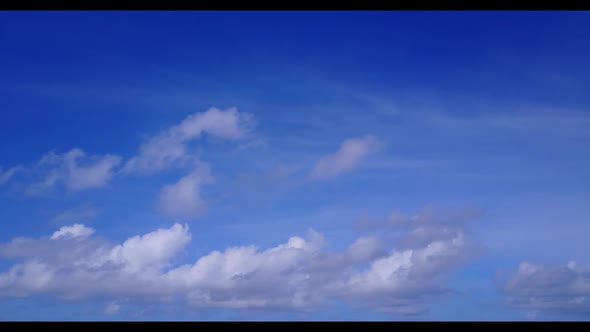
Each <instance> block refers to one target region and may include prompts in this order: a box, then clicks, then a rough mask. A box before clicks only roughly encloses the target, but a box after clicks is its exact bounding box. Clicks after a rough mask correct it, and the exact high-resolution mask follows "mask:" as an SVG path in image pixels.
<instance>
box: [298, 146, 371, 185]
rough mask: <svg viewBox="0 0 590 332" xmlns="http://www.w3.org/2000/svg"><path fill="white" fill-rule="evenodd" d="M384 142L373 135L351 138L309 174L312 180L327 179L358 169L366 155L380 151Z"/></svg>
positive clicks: (321, 160) (323, 159)
mask: <svg viewBox="0 0 590 332" xmlns="http://www.w3.org/2000/svg"><path fill="white" fill-rule="evenodd" d="M381 148H382V144H381V143H380V142H379V141H378V140H377V138H375V137H374V136H371V135H366V136H363V137H356V138H349V139H347V140H345V141H344V142H342V144H340V148H339V149H338V151H336V152H335V153H332V154H329V155H327V156H325V157H323V158H322V159H320V161H319V162H318V163H317V164H316V165H315V167H314V169H313V170H312V171H311V173H310V174H309V177H310V179H312V180H326V179H331V178H334V177H336V176H338V175H341V174H344V173H348V172H351V171H353V170H354V169H356V168H357V167H358V166H359V165H360V163H361V162H362V161H363V159H365V158H366V157H368V156H370V155H371V154H374V153H376V152H378V151H379V150H380V149H381Z"/></svg>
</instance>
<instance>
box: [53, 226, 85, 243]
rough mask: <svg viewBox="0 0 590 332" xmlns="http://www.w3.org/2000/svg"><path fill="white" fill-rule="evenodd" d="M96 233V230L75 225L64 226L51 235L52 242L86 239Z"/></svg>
mask: <svg viewBox="0 0 590 332" xmlns="http://www.w3.org/2000/svg"><path fill="white" fill-rule="evenodd" d="M93 233H94V229H92V228H90V227H86V226H84V225H82V224H74V225H72V226H64V227H62V228H60V229H59V230H58V231H55V233H53V235H51V238H50V239H52V240H59V239H80V240H82V239H85V238H87V237H89V236H90V235H92V234H93Z"/></svg>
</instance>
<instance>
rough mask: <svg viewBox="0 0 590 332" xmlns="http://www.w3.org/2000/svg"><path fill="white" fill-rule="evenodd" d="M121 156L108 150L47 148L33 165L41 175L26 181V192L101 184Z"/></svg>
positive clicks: (73, 188) (34, 169)
mask: <svg viewBox="0 0 590 332" xmlns="http://www.w3.org/2000/svg"><path fill="white" fill-rule="evenodd" d="M121 160H122V159H121V157H119V156H116V155H110V154H107V155H91V156H88V155H86V153H85V152H84V151H82V150H81V149H72V150H70V151H68V152H66V153H63V154H58V153H56V152H55V151H51V152H49V153H47V154H46V155H45V156H43V157H42V158H41V159H40V160H39V162H38V163H37V165H36V166H35V167H34V168H33V172H34V173H36V174H37V175H38V176H39V177H40V178H41V179H40V180H38V181H35V182H33V183H32V184H30V185H28V186H27V188H26V194H28V195H30V196H36V195H42V194H46V193H50V192H52V191H54V190H56V189H65V190H66V191H69V192H75V191H81V190H86V189H91V188H98V187H102V186H105V185H106V184H107V183H108V181H109V180H110V179H111V178H112V177H113V175H114V168H115V167H117V166H118V165H119V164H120V163H121Z"/></svg>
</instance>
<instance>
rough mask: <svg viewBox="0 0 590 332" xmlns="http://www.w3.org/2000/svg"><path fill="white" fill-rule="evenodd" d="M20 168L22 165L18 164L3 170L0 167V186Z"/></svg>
mask: <svg viewBox="0 0 590 332" xmlns="http://www.w3.org/2000/svg"><path fill="white" fill-rule="evenodd" d="M21 169H22V167H20V166H15V167H12V168H10V169H7V170H6V171H4V172H3V171H2V169H0V186H1V185H3V184H5V183H6V182H8V181H9V180H10V179H11V178H12V177H13V176H14V175H15V174H16V173H18V172H19V171H21Z"/></svg>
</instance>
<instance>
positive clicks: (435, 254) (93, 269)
mask: <svg viewBox="0 0 590 332" xmlns="http://www.w3.org/2000/svg"><path fill="white" fill-rule="evenodd" d="M93 233H94V230H93V229H91V228H87V227H85V226H84V225H81V224H77V225H73V226H69V227H62V228H61V229H60V230H58V231H56V232H55V233H54V234H53V235H52V236H51V237H49V238H41V239H28V238H16V239H14V240H12V241H11V242H8V243H4V244H0V257H10V258H13V259H21V260H22V261H21V262H20V263H18V264H16V265H14V266H13V267H11V268H10V269H9V270H8V271H6V272H4V273H0V295H4V296H27V295H33V294H39V293H44V294H51V295H54V296H58V297H61V298H70V299H76V298H83V297H99V296H100V297H102V298H105V297H106V298H108V299H110V300H115V301H116V300H117V299H118V298H121V297H130V296H131V297H132V296H140V297H141V298H143V299H152V300H153V301H164V300H172V299H176V300H182V301H185V302H186V303H188V304H190V305H192V306H197V307H226V308H290V309H300V310H310V309H313V308H317V307H318V306H321V305H322V304H324V303H325V302H326V300H329V299H344V300H348V301H357V302H360V303H362V304H364V305H366V306H368V307H371V308H374V309H376V310H382V311H388V312H395V313H405V314H409V313H419V312H421V311H423V310H425V309H426V308H427V306H426V304H427V299H428V298H429V296H433V295H436V294H440V293H442V292H444V291H445V290H446V286H445V284H446V282H445V279H446V277H447V275H448V273H449V272H450V271H451V270H452V269H453V267H455V266H457V264H460V263H461V262H463V261H464V260H465V259H467V258H469V257H470V255H471V254H472V252H473V251H472V250H470V249H471V248H470V247H469V246H470V245H471V244H470V241H469V239H468V235H467V234H466V233H465V232H464V231H463V230H461V229H456V230H454V231H453V232H452V234H447V233H444V236H442V237H439V238H436V239H432V240H431V241H429V242H428V243H427V244H424V245H416V246H413V247H410V246H406V247H405V248H404V249H397V248H394V249H391V247H392V246H391V245H387V243H385V242H383V241H382V240H381V239H378V238H376V237H361V238H359V239H357V240H356V241H355V242H354V243H352V244H351V245H350V246H349V247H348V248H347V249H346V250H343V251H331V250H329V249H327V248H326V245H325V241H324V237H323V236H322V235H321V234H319V233H317V232H315V231H313V230H310V231H309V234H308V236H307V237H305V238H302V237H298V236H294V237H291V238H290V239H289V240H288V241H287V242H286V243H283V244H280V245H278V246H276V247H273V248H269V249H265V250H261V249H259V248H257V247H256V246H241V247H229V248H227V249H225V250H223V251H213V252H211V253H209V254H207V255H205V256H202V257H200V258H198V259H196V260H195V261H194V262H193V263H188V264H184V265H178V262H177V258H178V256H179V254H180V253H181V252H183V251H184V250H185V248H186V246H187V244H188V243H189V242H190V240H191V234H190V233H189V229H188V226H187V225H181V224H174V225H173V226H172V227H170V228H168V229H158V230H156V231H154V232H151V233H147V234H145V235H143V236H134V237H131V238H129V239H128V240H126V241H125V242H123V243H122V244H111V243H109V242H107V241H105V240H103V239H101V238H97V237H95V236H93ZM441 234H443V233H441ZM113 303H114V302H113ZM109 311H112V310H109Z"/></svg>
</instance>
